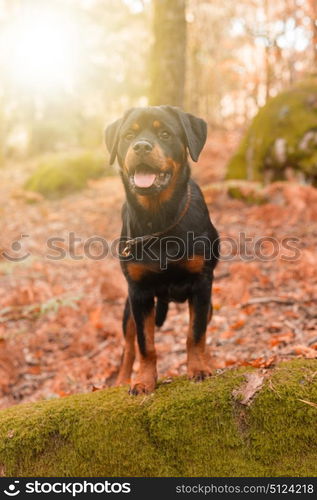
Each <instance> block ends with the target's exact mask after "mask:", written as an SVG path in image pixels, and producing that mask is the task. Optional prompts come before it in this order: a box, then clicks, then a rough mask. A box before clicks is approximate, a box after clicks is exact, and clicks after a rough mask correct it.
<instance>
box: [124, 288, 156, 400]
mask: <svg viewBox="0 0 317 500" xmlns="http://www.w3.org/2000/svg"><path fill="white" fill-rule="evenodd" d="M129 298H130V305H131V311H132V314H133V317H134V321H135V325H136V333H137V340H138V346H139V353H140V368H139V372H138V374H137V377H136V380H135V381H134V383H133V384H132V386H131V389H130V394H133V395H137V394H142V393H145V394H148V393H150V392H153V391H154V389H155V386H156V381H157V371H156V351H155V344H154V327H155V309H154V297H152V296H145V295H144V292H143V291H141V290H135V289H133V290H130V291H129Z"/></svg>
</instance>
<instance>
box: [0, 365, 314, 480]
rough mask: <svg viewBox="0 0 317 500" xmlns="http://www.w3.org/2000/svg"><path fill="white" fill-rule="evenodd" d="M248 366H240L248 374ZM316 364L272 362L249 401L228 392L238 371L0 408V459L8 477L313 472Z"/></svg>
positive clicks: (239, 379)
mask: <svg viewBox="0 0 317 500" xmlns="http://www.w3.org/2000/svg"><path fill="white" fill-rule="evenodd" d="M249 370H250V369H248V371H249ZM316 370H317V361H316V360H296V361H293V362H288V363H285V364H283V365H281V366H280V367H278V368H277V369H276V370H275V371H274V373H273V375H271V378H270V379H268V380H267V381H266V382H265V385H264V387H263V388H262V389H261V390H260V391H259V392H258V393H257V395H256V396H255V398H254V401H253V402H252V404H251V405H250V407H246V406H242V405H241V404H240V403H239V402H238V401H236V400H235V399H234V398H233V397H232V391H233V390H234V389H237V388H239V387H241V386H242V385H243V384H244V373H245V372H246V369H239V370H228V371H226V372H225V373H223V374H221V375H218V374H215V375H214V376H213V377H211V378H210V379H208V380H206V381H205V382H203V383H200V384H197V383H194V382H191V381H187V380H186V379H184V378H179V379H175V380H174V381H173V382H172V383H170V384H160V386H159V387H158V389H157V390H156V392H155V393H154V394H153V395H149V396H138V397H130V396H129V395H128V394H127V390H126V388H114V389H107V390H104V391H97V392H94V393H91V394H83V395H76V396H70V397H67V398H63V399H59V400H53V401H46V402H40V403H33V404H26V405H18V406H15V407H12V408H10V409H8V410H3V411H2V412H0V464H2V465H4V468H5V473H6V475H9V476H34V475H35V476H37V475H38V476H59V475H60V476H248V475H250V476H270V475H271V476H280V475H291V476H305V475H306V476H309V475H311V476H314V475H317V432H316V424H317V409H316V408H314V407H311V406H309V405H307V404H305V403H303V402H301V401H299V399H304V400H307V401H311V402H317V384H316V381H315V379H314V373H315V372H316Z"/></svg>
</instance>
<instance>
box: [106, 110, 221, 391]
mask: <svg viewBox="0 0 317 500" xmlns="http://www.w3.org/2000/svg"><path fill="white" fill-rule="evenodd" d="M206 135H207V126H206V123H205V122H204V121H203V120H201V119H200V118H197V117H195V116H193V115H190V114H188V113H184V112H183V111H181V110H180V109H179V108H175V107H172V106H155V107H154V106H153V107H146V108H133V109H131V110H129V111H128V112H127V113H126V114H125V115H124V116H123V117H122V118H120V119H119V120H117V121H116V122H114V123H113V124H111V125H110V126H109V127H108V128H107V130H106V144H107V147H108V149H109V153H110V163H113V162H114V161H115V159H116V158H117V159H118V163H119V166H120V175H121V178H122V181H123V185H124V188H125V192H126V199H127V201H126V203H125V205H124V206H123V211H122V218H123V227H122V233H121V236H122V240H124V239H127V238H128V239H131V238H132V239H134V238H137V237H139V238H140V239H139V240H133V244H132V245H131V246H130V247H129V251H128V252H123V249H124V247H125V243H124V241H123V242H122V244H121V246H120V249H121V252H123V253H124V254H125V255H122V254H121V267H122V270H123V273H124V275H125V277H126V279H127V282H128V289H129V295H128V299H127V302H126V306H125V311H124V318H123V330H124V334H125V340H126V347H125V352H124V356H123V362H122V366H121V369H120V373H119V378H118V383H126V382H128V381H129V379H130V376H131V371H132V367H133V361H134V357H135V352H134V338H135V336H136V337H137V341H138V347H139V352H140V370H139V374H138V377H137V380H136V381H135V383H134V385H133V386H132V388H131V393H132V394H139V393H142V392H145V393H147V392H151V391H153V390H154V388H155V385H156V379H157V372H156V354H155V346H154V317H155V323H156V325H157V326H161V325H162V324H163V322H164V320H165V317H166V314H167V311H168V303H169V301H177V302H184V301H186V300H188V302H189V307H190V328H189V334H188V338H187V349H188V374H189V376H190V377H193V378H195V379H203V378H204V377H205V376H207V375H209V373H210V370H209V367H208V363H207V360H206V357H205V332H206V327H207V323H208V320H209V318H210V317H211V313H212V306H211V287H212V279H213V270H214V268H215V266H216V263H217V259H218V255H219V241H218V234H217V231H216V229H215V228H214V226H213V225H212V223H211V221H210V218H209V213H208V209H207V207H206V204H205V201H204V198H203V195H202V193H201V191H200V189H199V187H198V185H197V184H196V183H195V182H194V181H193V180H192V179H191V178H190V167H189V164H188V159H187V154H188V152H189V154H190V156H191V158H192V160H194V161H197V160H198V157H199V154H200V152H201V150H202V148H203V146H204V144H205V141H206ZM138 174H141V175H145V176H147V177H146V180H147V181H148V179H149V175H150V176H151V175H152V174H153V175H152V177H151V179H152V178H153V177H154V174H155V181H154V182H153V184H151V185H150V186H146V187H144V186H142V185H141V186H140V181H139V179H138V177H137V176H138ZM141 184H142V183H141ZM188 185H189V188H188ZM171 226H172V227H171ZM169 228H170V229H169ZM154 233H159V235H158V236H155V235H154ZM147 235H153V237H152V238H145V239H144V236H147ZM176 239H178V240H177V241H176ZM142 250H143V253H141V252H142ZM184 251H185V254H184ZM155 302H156V304H155ZM155 310H156V312H155Z"/></svg>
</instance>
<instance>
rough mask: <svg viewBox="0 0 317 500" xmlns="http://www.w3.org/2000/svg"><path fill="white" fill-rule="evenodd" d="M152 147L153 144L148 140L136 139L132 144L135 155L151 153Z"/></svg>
mask: <svg viewBox="0 0 317 500" xmlns="http://www.w3.org/2000/svg"><path fill="white" fill-rule="evenodd" d="M152 149H153V146H152V144H151V143H150V142H148V141H144V140H143V141H138V142H136V143H135V144H134V146H133V150H134V151H135V153H136V154H137V155H143V154H148V153H151V151H152Z"/></svg>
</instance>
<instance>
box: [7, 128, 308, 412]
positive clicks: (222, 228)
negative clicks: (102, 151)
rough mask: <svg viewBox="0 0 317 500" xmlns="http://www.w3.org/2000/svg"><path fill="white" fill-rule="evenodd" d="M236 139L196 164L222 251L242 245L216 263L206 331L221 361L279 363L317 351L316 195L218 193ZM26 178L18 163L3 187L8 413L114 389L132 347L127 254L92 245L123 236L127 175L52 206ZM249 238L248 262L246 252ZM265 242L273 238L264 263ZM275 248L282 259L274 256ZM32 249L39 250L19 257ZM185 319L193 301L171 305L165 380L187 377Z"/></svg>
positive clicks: (279, 189)
mask: <svg viewBox="0 0 317 500" xmlns="http://www.w3.org/2000/svg"><path fill="white" fill-rule="evenodd" d="M237 140H238V137H237V136H236V135H235V134H224V133H215V134H214V136H213V138H212V139H211V140H209V142H208V145H207V148H206V151H205V153H204V155H203V157H202V159H201V161H200V162H199V164H198V165H195V166H194V167H193V175H194V177H195V178H196V179H197V180H198V182H199V184H200V185H201V186H202V187H203V190H204V192H205V195H206V200H207V202H208V206H209V209H210V214H211V217H212V220H213V222H214V224H215V225H216V227H217V228H218V230H219V232H220V235H221V238H222V239H223V242H224V243H223V254H228V253H229V246H230V245H231V247H232V245H234V248H233V252H231V256H230V258H229V257H225V256H224V257H223V259H222V261H221V262H220V263H219V265H218V267H217V269H216V279H215V284H214V295H213V296H214V317H213V320H212V322H211V323H210V325H209V327H208V348H209V351H210V363H211V366H212V368H213V369H217V370H222V369H230V368H231V367H234V366H241V365H244V366H245V365H252V366H256V367H261V368H267V369H269V368H270V367H273V366H274V365H275V364H276V363H277V362H278V361H280V360H284V359H289V358H294V357H307V358H317V308H316V301H317V254H316V244H317V190H316V189H313V188H311V187H309V186H301V185H297V184H294V183H275V184H272V185H270V186H268V187H267V188H265V189H266V197H267V201H266V202H265V203H264V204H261V205H256V204H253V205H250V204H247V203H244V202H242V201H240V200H236V199H232V198H230V197H229V196H228V195H227V194H226V193H225V192H224V191H219V192H218V193H215V191H214V190H213V189H212V188H210V183H211V182H218V181H220V180H221V179H222V178H223V175H224V169H225V164H226V162H227V160H228V158H229V156H230V155H231V154H232V152H233V150H234V148H235V147H236V145H237ZM23 175H25V172H24V173H21V168H20V170H19V169H17V168H15V169H12V168H10V166H8V167H6V168H4V169H3V170H2V183H1V186H0V196H1V198H0V199H1V205H0V213H1V219H2V227H3V230H2V232H1V236H0V250H1V252H2V258H1V260H0V407H2V408H4V407H7V406H10V405H12V404H16V403H18V402H22V401H35V400H39V399H51V398H56V397H63V396H66V395H68V394H72V393H78V392H87V391H91V390H95V389H99V388H102V387H106V386H107V385H112V384H113V382H114V380H115V376H116V374H117V372H118V367H119V363H120V358H121V354H122V346H123V343H122V333H121V316H122V310H123V305H124V301H125V296H126V283H125V281H124V278H123V276H122V274H121V270H120V266H119V262H118V259H117V258H116V257H111V256H109V255H108V256H107V257H105V258H103V259H101V260H100V259H97V256H98V255H99V254H100V252H101V251H102V247H101V245H100V242H99V243H98V241H96V240H95V242H93V241H91V240H89V238H93V237H95V236H96V235H98V236H99V237H102V238H104V239H105V240H106V241H107V242H112V241H114V240H115V239H116V238H118V236H119V234H120V225H121V221H120V208H121V204H122V201H123V199H124V195H123V189H122V187H121V183H120V179H119V178H118V177H117V176H114V177H107V178H103V179H101V180H98V181H93V182H90V184H89V187H88V188H87V189H85V190H84V191H82V192H79V193H76V194H73V195H70V196H67V197H65V198H63V199H61V200H54V201H48V200H44V199H42V198H41V197H40V196H35V195H29V194H26V193H25V192H24V191H23V189H22V187H21V186H22V183H23ZM71 234H73V235H75V236H76V238H77V240H76V241H75V242H74V243H72V242H71V241H70V240H71V238H72V236H71ZM22 235H24V236H22ZM245 237H247V238H250V241H248V245H247V247H248V255H249V256H248V257H246V256H245V255H244V253H245V252H243V251H241V245H242V240H243V238H245ZM52 238H60V240H59V241H58V242H57V240H55V241H53V240H52ZM258 238H265V240H261V251H262V254H263V255H264V258H263V256H262V258H260V257H259V248H260V247H259V245H260V244H259V243H258V244H256V241H257V239H258ZM268 238H269V239H268ZM287 238H295V240H292V241H289V240H287ZM14 242H15V243H14ZM233 242H235V243H233ZM239 242H240V243H239ZM52 243H54V245H57V244H58V247H59V249H60V251H64V254H65V255H64V256H63V258H59V259H56V257H57V256H58V253H57V252H56V251H53V250H52V249H50V248H49V246H48V245H49V244H52ZM228 245H229V246H228ZM236 245H238V246H237V247H236V248H235V246H236ZM226 247H227V250H226ZM277 247H278V252H276V253H277V255H274V256H273V257H271V258H268V256H269V255H270V254H271V253H272V249H273V250H276V249H277ZM239 248H240V250H239ZM3 252H5V255H3ZM25 252H27V253H28V254H29V256H28V257H27V258H25V259H21V260H20V261H16V260H17V258H19V257H22V256H23V255H24V253H25ZM242 254H243V255H242ZM294 255H295V257H294ZM52 256H53V257H54V258H55V259H54V258H52ZM259 298H261V299H260V301H259ZM187 325H188V314H187V308H186V306H185V305H174V304H172V305H171V307H170V312H169V315H168V319H167V321H166V323H165V324H164V325H163V327H162V328H161V329H160V330H158V331H157V333H156V345H157V351H158V370H159V376H160V377H171V376H175V375H178V374H184V373H185V372H186V365H185V362H186V350H185V346H186V330H187ZM136 368H137V365H136ZM316 373H317V372H316Z"/></svg>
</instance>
